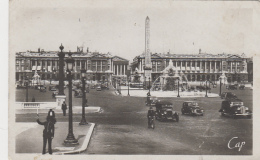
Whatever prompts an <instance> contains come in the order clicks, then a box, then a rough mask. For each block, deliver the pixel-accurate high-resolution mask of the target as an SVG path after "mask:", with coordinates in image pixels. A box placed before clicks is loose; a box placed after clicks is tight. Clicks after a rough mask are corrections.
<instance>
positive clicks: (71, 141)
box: [64, 54, 79, 145]
mask: <svg viewBox="0 0 260 160" xmlns="http://www.w3.org/2000/svg"><path fill="white" fill-rule="evenodd" d="M74 61H75V60H74V59H73V58H72V57H71V54H69V58H68V59H67V60H66V62H67V77H68V80H69V130H68V132H69V133H68V135H67V138H66V139H65V140H64V143H65V144H73V145H76V144H79V143H78V140H77V139H75V137H74V134H73V122H72V121H73V119H72V75H71V71H72V70H73V65H74Z"/></svg>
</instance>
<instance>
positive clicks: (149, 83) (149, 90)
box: [148, 77, 151, 95]
mask: <svg viewBox="0 0 260 160" xmlns="http://www.w3.org/2000/svg"><path fill="white" fill-rule="evenodd" d="M150 81H151V77H149V86H148V88H149V95H151V90H150V89H151V85H150Z"/></svg>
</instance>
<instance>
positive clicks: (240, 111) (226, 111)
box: [219, 99, 252, 118]
mask: <svg viewBox="0 0 260 160" xmlns="http://www.w3.org/2000/svg"><path fill="white" fill-rule="evenodd" d="M219 112H221V115H222V116H224V115H228V116H232V117H233V118H236V117H237V116H246V117H247V118H251V117H252V111H251V110H249V109H248V107H245V106H244V103H243V101H242V100H240V99H229V100H225V101H223V102H222V104H221V109H220V110H219Z"/></svg>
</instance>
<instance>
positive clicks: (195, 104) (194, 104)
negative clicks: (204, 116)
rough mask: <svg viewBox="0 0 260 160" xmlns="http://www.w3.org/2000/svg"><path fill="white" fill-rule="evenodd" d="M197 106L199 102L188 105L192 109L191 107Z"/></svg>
mask: <svg viewBox="0 0 260 160" xmlns="http://www.w3.org/2000/svg"><path fill="white" fill-rule="evenodd" d="M197 105H198V103H197V102H189V103H188V106H190V107H191V106H197Z"/></svg>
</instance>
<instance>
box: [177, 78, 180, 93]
mask: <svg viewBox="0 0 260 160" xmlns="http://www.w3.org/2000/svg"><path fill="white" fill-rule="evenodd" d="M179 85H180V80H179V79H178V95H177V97H180V93H179V92H180V88H179Z"/></svg>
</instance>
